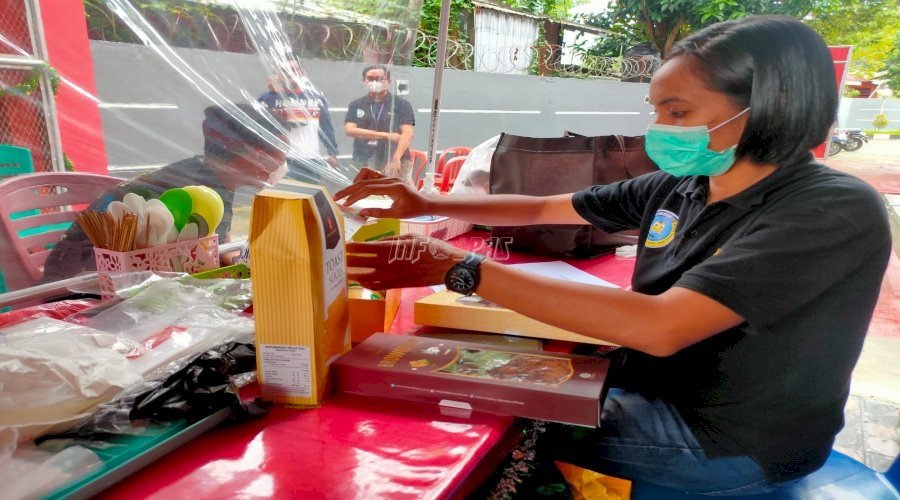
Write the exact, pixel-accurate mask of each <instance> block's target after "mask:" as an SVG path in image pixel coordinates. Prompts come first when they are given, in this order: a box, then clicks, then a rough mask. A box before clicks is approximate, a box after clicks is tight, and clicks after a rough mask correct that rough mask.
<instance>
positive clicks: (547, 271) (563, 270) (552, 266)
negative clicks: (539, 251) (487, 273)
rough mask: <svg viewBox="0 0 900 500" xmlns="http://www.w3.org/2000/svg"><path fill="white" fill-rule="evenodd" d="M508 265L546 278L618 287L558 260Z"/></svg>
mask: <svg viewBox="0 0 900 500" xmlns="http://www.w3.org/2000/svg"><path fill="white" fill-rule="evenodd" d="M509 267H512V268H515V269H518V270H520V271H526V272H529V273H533V274H537V275H540V276H544V277H546V278H555V279H560V280H564V281H571V282H574V283H585V284H588V285H597V286H605V287H608V288H619V285H616V284H613V283H610V282H609V281H606V280H604V279H601V278H598V277H596V276H594V275H592V274H590V273H586V272H584V271H582V270H581V269H578V268H577V267H575V266H573V265H571V264H567V263H565V262H563V261H560V260H555V261H552V262H530V263H527V264H510V265H509Z"/></svg>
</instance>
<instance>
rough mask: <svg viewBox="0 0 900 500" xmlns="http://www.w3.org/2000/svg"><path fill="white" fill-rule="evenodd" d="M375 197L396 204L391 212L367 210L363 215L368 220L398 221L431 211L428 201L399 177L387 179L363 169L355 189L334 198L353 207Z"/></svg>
mask: <svg viewBox="0 0 900 500" xmlns="http://www.w3.org/2000/svg"><path fill="white" fill-rule="evenodd" d="M372 195H381V196H388V197H389V198H391V199H392V200H394V203H393V205H391V207H390V208H364V209H362V210H360V211H359V213H360V215H362V216H365V217H394V218H398V219H403V218H408V217H416V216H419V215H426V214H427V213H428V210H429V203H428V199H427V198H426V197H424V196H422V195H420V194H419V193H417V192H416V191H415V190H413V188H412V187H410V186H409V185H408V184H406V183H405V182H403V181H402V180H400V179H398V178H396V177H386V176H384V175H383V174H380V173H378V172H376V171H374V170H372V169H369V168H363V169H361V170H360V171H359V174H357V176H356V179H355V180H354V182H353V184H352V185H351V186H348V187H346V188H344V189H342V190H340V191H338V192H337V193H335V194H334V199H335V200H341V199H343V198H347V199H346V200H344V201H343V203H342V204H343V205H344V206H350V205H352V204H354V203H356V202H357V201H359V200H362V199H364V198H367V197H369V196H372Z"/></svg>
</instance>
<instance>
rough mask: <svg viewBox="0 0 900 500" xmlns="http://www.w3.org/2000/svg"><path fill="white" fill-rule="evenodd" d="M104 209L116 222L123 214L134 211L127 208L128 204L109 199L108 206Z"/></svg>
mask: <svg viewBox="0 0 900 500" xmlns="http://www.w3.org/2000/svg"><path fill="white" fill-rule="evenodd" d="M106 211H107V212H109V215H111V216H112V218H113V219H114V220H115V221H116V223H117V224H118V223H119V222H122V218H123V217H124V216H125V214H130V213H134V212H132V211H131V209H130V208H128V205H126V204H124V203H122V202H121V201H111V202H110V203H109V206H107V207H106Z"/></svg>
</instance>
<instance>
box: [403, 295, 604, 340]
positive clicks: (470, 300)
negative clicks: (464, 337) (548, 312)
mask: <svg viewBox="0 0 900 500" xmlns="http://www.w3.org/2000/svg"><path fill="white" fill-rule="evenodd" d="M461 297H463V296H462V295H460V294H458V293H454V292H451V291H443V292H437V293H434V294H431V295H429V296H427V297H423V298H421V299H419V300H417V301H416V303H415V305H413V319H414V320H415V322H416V323H418V324H420V325H428V326H440V327H444V328H459V329H461V330H472V331H481V332H492V333H503V334H506V335H518V336H521V337H534V338H541V339H550V340H566V341H569V342H582V343H587V344H599V345H612V344H610V343H608V342H604V341H602V340H598V339H595V338H591V337H588V336H585V335H580V334H577V333H573V332H570V331H568V330H563V329H562V328H557V327H555V326H550V325H548V324H546V323H541V322H540V321H537V320H534V319H531V318H529V317H527V316H523V315H521V314H519V313H517V312H514V311H511V310H509V309H506V308H504V307H499V306H497V305H496V304H492V303H490V302H487V301H485V300H484V299H481V298H480V297H478V296H477V295H473V296H472V297H467V298H466V299H464V300H465V301H466V302H467V303H463V302H460V301H459V299H460V298H461Z"/></svg>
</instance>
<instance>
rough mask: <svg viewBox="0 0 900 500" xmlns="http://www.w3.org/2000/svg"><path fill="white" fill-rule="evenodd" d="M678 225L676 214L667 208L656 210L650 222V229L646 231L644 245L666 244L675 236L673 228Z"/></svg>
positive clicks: (650, 246) (649, 246) (653, 246)
mask: <svg viewBox="0 0 900 500" xmlns="http://www.w3.org/2000/svg"><path fill="white" fill-rule="evenodd" d="M677 227H678V216H677V215H675V214H673V213H672V212H669V211H668V210H658V211H657V212H656V215H655V216H654V217H653V223H652V224H650V231H649V233H647V241H645V242H644V246H645V247H647V248H662V247H664V246H666V245H668V244H669V243H670V242H671V241H672V239H673V238H675V229H676V228H677Z"/></svg>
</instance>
